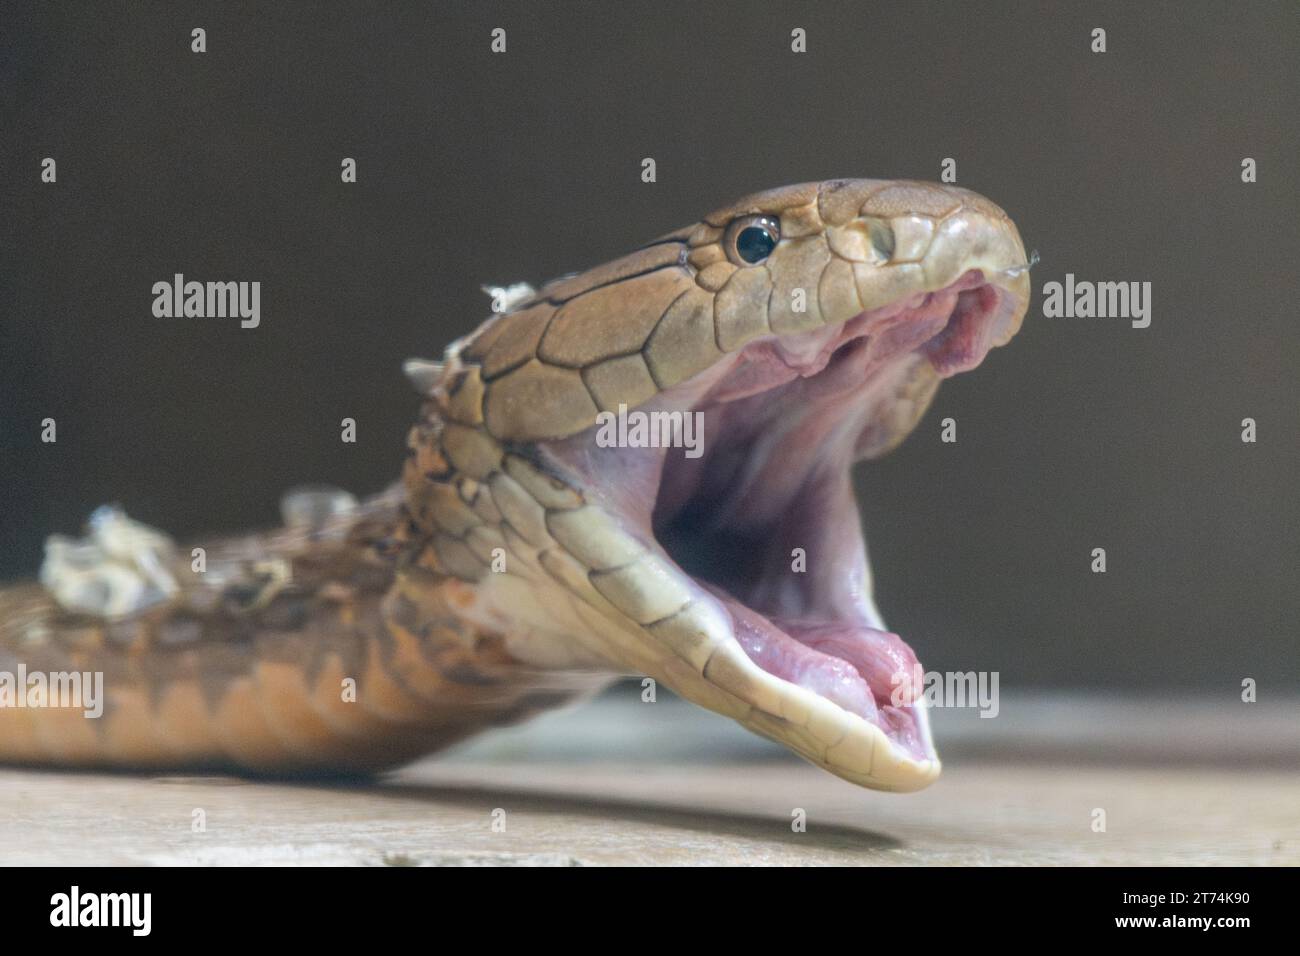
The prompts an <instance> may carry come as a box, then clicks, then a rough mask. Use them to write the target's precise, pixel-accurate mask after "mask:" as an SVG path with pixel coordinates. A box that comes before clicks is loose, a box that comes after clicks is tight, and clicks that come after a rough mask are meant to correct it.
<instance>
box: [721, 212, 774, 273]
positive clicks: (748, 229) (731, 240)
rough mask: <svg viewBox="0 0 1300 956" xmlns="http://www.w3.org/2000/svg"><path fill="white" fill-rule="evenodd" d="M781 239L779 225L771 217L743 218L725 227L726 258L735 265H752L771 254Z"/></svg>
mask: <svg viewBox="0 0 1300 956" xmlns="http://www.w3.org/2000/svg"><path fill="white" fill-rule="evenodd" d="M780 238H781V223H780V222H778V221H777V220H776V219H774V218H773V217H771V216H745V217H744V218H742V219H736V220H734V221H733V222H732V223H731V225H730V226H728V227H727V237H726V248H727V255H728V257H729V258H730V259H731V260H732V261H733V262H735V263H736V264H737V265H742V264H743V265H751V266H752V265H754V264H756V263H759V262H762V261H763V260H764V259H766V258H767V257H768V256H770V255H771V254H772V250H773V249H775V248H776V244H777V241H778V240H779V239H780Z"/></svg>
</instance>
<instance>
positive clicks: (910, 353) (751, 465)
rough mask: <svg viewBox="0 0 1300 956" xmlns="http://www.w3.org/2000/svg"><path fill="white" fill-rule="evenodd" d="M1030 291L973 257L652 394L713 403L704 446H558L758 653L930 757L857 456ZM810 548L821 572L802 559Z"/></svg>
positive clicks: (910, 658) (997, 333)
mask: <svg viewBox="0 0 1300 956" xmlns="http://www.w3.org/2000/svg"><path fill="white" fill-rule="evenodd" d="M1016 304H1017V303H1016V302H1015V301H1014V299H1013V297H1012V296H1010V295H1009V294H1007V293H1006V292H1005V291H1004V290H1002V289H1000V288H998V287H995V286H991V285H989V284H987V283H986V281H985V278H984V276H983V274H982V273H981V272H980V271H978V270H971V271H969V272H967V273H966V274H964V275H963V276H962V277H961V278H960V279H958V280H957V281H956V282H954V283H952V284H951V285H949V286H947V287H945V288H943V289H940V290H937V291H935V292H929V293H921V294H918V295H915V296H912V297H909V298H908V299H906V300H904V301H901V302H897V303H894V304H893V305H890V306H887V307H884V308H881V309H875V310H871V311H867V312H863V313H860V314H859V315H857V316H855V317H853V318H851V319H849V320H848V321H847V322H844V323H842V324H840V325H838V326H831V327H828V328H821V329H816V330H813V331H811V332H805V333H799V334H795V335H787V336H781V337H777V336H770V337H767V338H764V339H761V340H758V341H755V342H752V343H750V344H749V345H748V346H746V347H745V348H744V349H742V350H741V351H740V352H739V353H736V354H734V355H732V356H730V357H729V358H727V359H724V360H723V361H721V362H719V363H717V365H715V366H714V367H712V368H711V369H709V370H706V371H705V372H703V373H701V374H700V375H699V376H696V377H695V378H694V379H692V380H690V381H688V382H685V383H683V384H681V385H678V386H675V387H673V388H670V389H668V390H666V391H664V392H661V393H660V394H659V395H657V396H656V397H655V398H653V399H651V400H650V402H648V403H647V404H646V405H645V406H642V408H643V409H644V410H646V411H668V412H674V411H677V412H698V413H701V414H702V415H703V437H704V441H703V446H702V448H703V454H702V455H699V456H698V457H686V456H685V455H684V453H683V452H684V449H681V448H673V449H662V448H654V449H635V450H634V449H614V448H598V447H596V446H595V442H594V440H593V438H592V435H593V432H586V433H583V434H582V435H579V436H575V437H574V438H572V439H566V440H564V441H562V442H556V443H549V444H548V451H549V453H550V454H551V455H553V456H554V457H555V458H557V459H559V461H560V462H562V463H563V465H564V466H565V467H567V468H569V469H571V470H576V471H578V472H580V473H582V475H583V478H584V484H585V485H586V487H588V488H591V489H593V491H594V493H595V494H596V496H597V497H598V498H600V499H602V500H603V504H604V506H605V507H606V508H608V509H610V510H612V511H614V512H616V513H618V514H620V515H622V516H623V519H624V521H625V523H626V525H627V526H628V527H629V529H630V530H634V531H636V532H638V533H639V535H640V536H642V537H643V538H644V539H645V540H647V541H654V542H655V543H657V544H658V545H659V546H660V547H661V548H662V549H663V552H664V553H665V554H666V556H667V557H668V558H669V559H671V560H672V561H673V562H674V563H675V564H676V565H677V566H678V567H679V568H680V569H681V570H682V571H684V572H685V573H686V574H688V575H690V576H691V577H692V578H693V579H694V583H695V585H696V586H697V587H698V588H700V590H701V595H702V596H703V594H705V593H707V594H709V595H712V596H713V597H714V598H716V599H717V600H718V601H719V602H720V603H721V604H722V605H723V607H725V608H726V610H727V611H728V613H729V614H730V616H731V619H732V622H733V633H734V634H735V637H736V640H737V642H738V644H739V646H740V647H741V648H742V649H743V650H744V652H745V653H746V655H747V656H748V657H749V658H750V659H751V660H752V661H753V662H754V663H755V664H756V665H757V666H758V667H760V668H762V669H763V670H764V671H766V672H768V673H770V674H772V675H773V676H775V677H777V678H780V679H781V680H784V681H787V682H789V683H791V684H794V685H797V686H799V687H802V688H804V689H806V690H808V691H810V692H811V693H814V694H817V695H819V696H821V697H822V698H824V699H826V700H828V701H831V702H832V703H834V704H836V705H837V706H839V707H841V708H843V709H844V710H846V711H848V712H850V713H853V714H856V715H857V716H859V717H861V718H862V719H864V720H867V721H869V722H871V723H873V724H875V725H876V726H877V727H879V728H880V729H881V730H882V731H883V732H884V733H885V735H886V736H887V737H888V738H889V739H890V741H891V742H892V743H893V745H894V746H895V747H896V748H898V749H899V750H900V751H902V752H903V753H906V754H907V755H908V756H910V757H912V758H913V759H915V760H918V761H919V760H925V759H928V758H932V757H933V756H934V753H933V750H932V749H931V746H930V742H929V735H928V732H927V731H926V729H925V726H926V722H925V718H924V714H923V713H922V712H921V707H922V704H921V703H920V702H919V701H917V700H916V696H915V690H914V689H913V686H914V685H913V683H912V682H910V681H909V680H908V679H907V678H909V677H914V675H915V674H916V673H917V672H918V671H919V666H918V664H917V660H916V656H915V655H914V654H913V652H912V650H911V649H910V648H909V647H908V646H907V645H906V644H905V643H904V642H903V641H902V640H901V639H900V638H899V637H898V635H896V634H893V633H891V632H889V631H888V630H886V629H885V627H884V625H883V623H882V621H881V620H880V616H879V614H878V613H877V612H876V610H875V607H874V605H873V603H872V600H871V597H870V590H869V587H868V580H869V573H868V571H867V563H866V547H865V542H864V540H863V536H862V528H861V522H860V517H859V514H858V508H857V501H856V499H855V498H854V494H853V489H852V485H851V483H850V480H849V470H850V466H851V465H852V463H853V462H854V461H855V460H857V459H859V458H861V457H863V456H864V455H870V454H873V453H878V452H875V451H873V450H875V449H879V448H880V447H882V444H884V443H886V442H892V440H894V439H896V438H897V437H898V436H897V435H896V434H894V432H895V430H896V428H897V425H896V424H895V423H894V418H893V417H892V415H893V413H894V408H895V404H896V403H897V401H898V397H899V396H900V395H901V394H904V393H905V392H906V389H907V386H908V382H909V381H911V380H912V379H913V377H914V376H915V375H916V372H917V369H918V366H919V364H920V363H924V364H928V365H929V366H931V367H932V368H933V369H934V370H935V371H936V372H938V374H939V375H941V376H945V377H946V376H948V375H952V374H955V373H956V372H959V371H964V370H967V369H970V368H973V367H974V366H975V365H977V364H979V362H980V361H981V360H982V359H983V358H984V356H985V354H987V352H988V350H989V349H990V348H991V347H992V345H993V344H994V343H995V342H998V341H1000V340H1001V338H1002V336H1003V334H1004V333H1005V331H1006V326H1007V324H1008V322H1009V320H1010V317H1011V316H1012V315H1013V314H1014V312H1015V306H1016ZM796 552H797V553H801V554H803V555H804V556H805V558H806V569H804V570H801V571H795V570H793V568H792V560H791V559H792V555H793V554H795V553H796ZM904 675H906V676H904Z"/></svg>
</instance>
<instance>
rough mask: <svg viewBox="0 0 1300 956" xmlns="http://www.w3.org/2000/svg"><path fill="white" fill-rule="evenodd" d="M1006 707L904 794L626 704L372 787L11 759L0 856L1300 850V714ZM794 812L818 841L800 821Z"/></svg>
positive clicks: (1167, 857) (1198, 853)
mask: <svg viewBox="0 0 1300 956" xmlns="http://www.w3.org/2000/svg"><path fill="white" fill-rule="evenodd" d="M630 693H631V692H629V694H630ZM1012 706H1013V710H1012V712H1011V713H1010V714H1009V713H1008V712H1007V710H1006V704H1005V703H1004V711H1003V714H1002V715H1000V717H999V719H998V720H990V721H977V720H975V719H974V716H973V715H972V714H966V715H962V716H961V718H960V719H958V718H956V717H952V716H949V715H940V716H941V719H939V720H938V721H937V723H938V724H939V725H940V726H939V728H938V730H937V733H938V735H939V737H940V739H941V741H943V739H944V737H945V735H946V737H947V738H948V741H947V742H948V746H946V747H945V758H946V766H945V770H944V774H943V776H942V777H941V778H940V781H939V782H938V783H937V784H936V785H935V786H933V787H932V788H930V789H929V790H926V791H924V792H922V793H918V794H911V795H904V796H899V795H891V794H880V793H872V792H868V791H865V790H861V789H859V788H856V787H853V786H851V785H849V784H846V783H844V782H842V781H840V780H838V779H836V778H834V777H831V776H829V775H828V774H825V773H822V772H820V771H818V770H816V769H815V768H813V767H811V766H808V765H805V764H803V763H800V762H797V761H794V760H789V759H785V758H783V757H782V756H781V752H780V751H779V750H774V749H772V748H770V747H769V746H768V745H767V744H766V743H764V742H762V741H758V740H756V739H754V738H750V737H749V736H748V735H745V734H744V733H743V732H740V731H738V730H736V731H733V729H732V728H731V725H730V724H729V723H728V722H725V721H722V720H721V719H719V718H715V717H713V716H712V715H708V714H705V713H703V712H700V711H696V710H695V709H694V708H690V707H687V706H686V705H683V704H680V703H676V702H673V703H663V704H659V705H655V707H654V708H650V709H644V708H643V709H639V710H634V709H633V708H635V707H637V705H635V704H631V703H629V702H628V699H627V696H626V695H625V697H624V698H623V699H614V700H610V699H605V700H602V701H597V702H594V703H592V704H589V705H587V707H586V708H585V709H580V710H575V711H570V712H566V713H563V714H560V715H557V716H554V717H551V718H549V719H545V720H543V721H540V722H536V723H534V724H532V725H529V726H527V727H524V728H519V729H515V730H511V731H505V732H502V733H499V734H496V735H493V736H492V737H488V738H484V739H483V740H482V741H480V742H478V743H476V744H474V745H472V746H470V747H468V748H466V749H462V750H461V751H459V752H456V753H453V754H451V755H450V756H449V757H448V758H446V759H442V760H426V761H422V762H421V763H419V764H416V765H413V766H411V767H409V768H406V769H404V770H402V771H399V772H398V773H396V774H393V775H391V776H389V777H387V778H385V779H383V780H381V781H377V782H371V783H348V784H305V783H299V784H288V783H267V782H251V781H246V780H239V779H234V778H221V777H189V776H154V777H132V776H122V775H109V774H94V775H86V774H68V773H60V772H42V771H31V770H13V769H8V770H0V861H2V862H4V863H6V864H48V863H71V864H107V863H139V864H247V863H253V864H360V865H376V866H382V865H428V864H434V865H447V864H469V865H600V864H619V863H628V864H710V863H713V864H717V863H723V864H804V863H808V864H823V863H839V864H914V863H929V864H1121V863H1122V864H1136V865H1145V864H1170V863H1173V864H1177V863H1194V864H1229V863H1241V864H1291V865H1295V864H1297V863H1300V759H1297V747H1298V746H1300V743H1298V742H1297V734H1296V733H1295V728H1296V727H1297V726H1300V724H1297V723H1290V724H1289V726H1288V725H1287V723H1286V721H1288V720H1294V718H1295V717H1296V716H1297V714H1300V708H1296V707H1288V708H1277V707H1275V708H1273V709H1272V710H1271V711H1265V710H1263V709H1260V710H1257V711H1242V710H1236V711H1233V710H1232V709H1230V708H1229V709H1228V710H1227V711H1225V710H1224V709H1222V708H1218V709H1216V708H1201V709H1199V710H1193V711H1191V712H1189V713H1185V714H1181V715H1179V714H1178V712H1177V708H1176V706H1174V705H1170V706H1166V707H1163V708H1156V709H1154V712H1152V713H1151V714H1150V715H1149V716H1148V717H1147V718H1145V719H1144V720H1143V719H1139V718H1138V717H1135V716H1134V715H1135V714H1137V715H1140V714H1142V713H1144V712H1146V711H1148V710H1152V708H1144V707H1141V706H1137V707H1136V708H1134V705H1133V704H1132V703H1118V704H1117V703H1113V702H1112V703H1098V702H1088V701H1083V702H1079V701H1075V702H1074V703H1073V704H1071V705H1070V706H1069V707H1067V712H1066V713H1064V714H1062V713H1061V705H1060V703H1059V702H1055V701H1052V700H1050V699H1049V700H1048V702H1046V703H1044V702H1042V701H1039V702H1024V703H1022V704H1021V705H1014V704H1013V705H1012ZM1171 707H1173V710H1172V711H1171ZM1035 708H1038V709H1037V710H1035ZM1171 712H1172V713H1173V714H1174V715H1175V716H1176V717H1177V720H1176V721H1174V723H1175V724H1176V725H1177V728H1178V729H1177V732H1176V733H1175V734H1174V735H1173V736H1171V730H1170V728H1169V726H1168V722H1169V721H1170V719H1171V718H1170V713H1171ZM1017 713H1018V714H1019V716H1015V714H1017ZM1053 713H1055V714H1057V718H1058V719H1057V720H1056V721H1055V723H1054V722H1053V720H1052V719H1051V718H1050V716H1049V715H1050V714H1053ZM1117 714H1119V715H1120V717H1124V718H1125V719H1123V720H1121V719H1119V718H1117V716H1116V715H1117ZM1242 721H1245V723H1244V724H1243V723H1242ZM1252 722H1253V723H1252ZM1234 724H1235V726H1234ZM1225 725H1226V726H1227V727H1228V732H1225V731H1224V730H1223V728H1224V726H1225ZM992 726H996V727H997V728H999V729H998V730H997V731H996V732H995V731H993V730H991V729H990V728H991V727H992ZM1035 726H1037V727H1038V730H1039V732H1038V734H1037V735H1035V734H1034V733H1033V732H1032V731H1033V729H1034V727H1035ZM1070 726H1076V728H1077V730H1076V732H1075V733H1073V734H1071V733H1068V732H1067V730H1068V728H1069V727H1070ZM1106 726H1111V727H1113V728H1114V730H1115V733H1114V734H1113V735H1110V736H1108V735H1107V734H1106V733H1104V732H1103V731H1101V730H1099V729H1098V728H1099V727H1102V728H1104V727H1106ZM1017 728H1019V729H1018V730H1017ZM1233 733H1237V734H1241V735H1242V739H1241V742H1240V745H1239V746H1238V745H1234V744H1233V742H1232V737H1233ZM1162 737H1163V738H1164V740H1165V746H1164V747H1163V749H1162V748H1161V747H1160V746H1159V742H1160V740H1161V738H1162ZM1035 741H1037V743H1035ZM796 809H802V810H803V811H804V812H805V813H806V818H807V829H806V832H802V833H799V832H794V831H793V830H792V826H791V821H792V813H793V812H794V811H795V810H796ZM1096 809H1102V810H1104V811H1105V814H1106V821H1105V822H1106V830H1105V832H1094V829H1093V821H1094V811H1095V810H1096ZM196 810H201V811H202V812H203V817H204V822H205V825H206V829H205V830H203V831H202V832H195V831H194V829H193V826H192V822H193V820H194V818H195V811H196ZM494 810H502V811H504V815H502V814H499V813H498V814H496V815H495V819H496V820H497V821H498V823H499V822H500V821H501V820H504V830H501V829H500V828H499V827H498V829H496V830H494V828H493V822H494Z"/></svg>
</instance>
